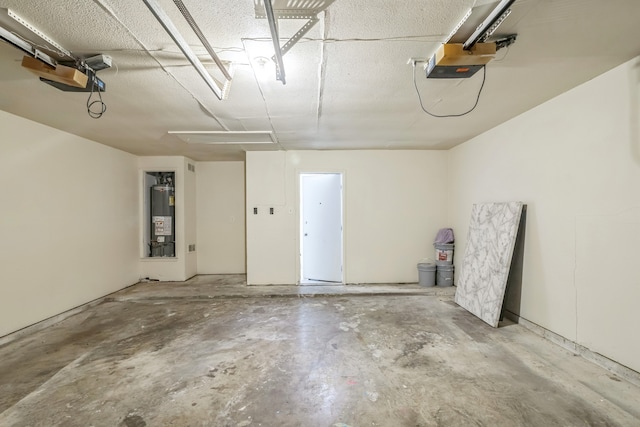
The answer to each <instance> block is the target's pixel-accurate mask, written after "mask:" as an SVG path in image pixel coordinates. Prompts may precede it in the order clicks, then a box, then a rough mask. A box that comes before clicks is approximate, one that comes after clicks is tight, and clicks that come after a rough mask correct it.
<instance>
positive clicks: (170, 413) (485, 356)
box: [0, 276, 640, 427]
mask: <svg viewBox="0 0 640 427" xmlns="http://www.w3.org/2000/svg"><path fill="white" fill-rule="evenodd" d="M243 279H244V277H243V276H200V277H197V278H195V279H192V280H191V281H189V282H186V283H184V284H181V283H145V284H140V285H136V286H134V287H132V288H128V289H126V290H124V291H121V292H119V293H116V294H114V295H112V296H111V297H110V298H108V299H107V300H106V301H105V302H103V303H101V304H98V305H97V306H95V307H92V308H89V309H87V310H85V311H83V312H81V313H79V314H76V315H74V316H72V317H69V318H67V319H65V320H63V321H61V322H60V323H57V324H55V325H53V326H50V327H48V328H46V329H44V330H41V331H38V332H34V333H30V334H28V335H24V336H22V337H20V338H18V339H16V340H14V341H12V342H10V343H8V344H5V345H3V346H1V347H0V425H1V426H119V427H143V426H181V427H184V426H333V427H345V426H352V427H356V426H412V427H414V426H467V425H469V426H638V425H640V406H639V405H638V402H640V388H638V387H636V386H634V385H633V384H631V383H629V382H626V381H624V380H622V379H620V378H618V377H616V376H614V375H613V374H611V373H609V372H607V371H605V370H603V369H601V368H599V367H597V366H596V365H594V364H592V363H590V362H588V361H586V360H584V359H582V358H580V357H576V356H574V355H572V354H571V353H569V352H567V351H565V350H563V349H562V348H560V347H558V346H556V345H554V344H552V343H550V342H548V341H546V340H544V339H543V338H541V337H539V336H537V335H535V334H533V333H531V332H529V331H528V330H526V329H524V328H523V327H521V326H519V325H515V324H507V325H503V326H502V327H500V328H498V329H493V328H491V327H489V326H488V325H486V324H485V323H483V322H482V321H480V320H479V319H477V318H476V317H474V316H473V315H471V314H469V313H468V312H466V311H465V310H463V309H462V308H460V307H458V306H457V305H456V304H455V303H454V302H453V292H454V288H448V289H425V288H419V287H417V286H415V285H404V286H393V285H386V286H380V285H376V286H370V287H351V286H348V287H335V288H336V289H334V290H331V289H329V290H328V287H326V286H321V287H318V288H320V289H316V292H312V291H311V290H309V289H308V288H311V287H306V286H305V287H304V288H305V289H307V290H304V289H301V288H302V287H250V288H247V287H246V286H244V285H243ZM282 288H287V289H282ZM338 288H342V291H343V293H344V292H346V293H344V294H342V295H341V294H340V293H339V289H338ZM345 288H346V289H345ZM377 291H379V293H378V294H376V292H377ZM300 292H303V293H304V295H299V294H300Z"/></svg>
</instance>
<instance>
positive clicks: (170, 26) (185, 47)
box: [142, 0, 229, 100]
mask: <svg viewBox="0 0 640 427" xmlns="http://www.w3.org/2000/svg"><path fill="white" fill-rule="evenodd" d="M142 1H143V2H144V4H146V5H147V7H148V8H149V10H150V11H151V13H152V14H153V16H155V17H156V19H157V20H158V22H160V24H161V25H162V27H163V28H164V29H165V31H166V32H167V34H169V36H171V38H172V39H173V41H174V42H175V43H176V44H177V45H178V47H179V48H180V50H181V51H182V53H183V54H184V56H185V57H186V58H187V59H188V60H189V62H191V65H193V67H194V68H195V69H196V71H197V72H198V74H200V77H202V79H203V80H204V81H205V83H206V84H207V86H209V88H211V90H212V91H213V92H214V93H215V94H216V96H217V97H218V99H220V100H222V99H224V98H225V96H224V95H225V93H224V92H225V91H224V87H220V84H219V83H218V82H217V81H216V80H215V79H214V78H213V77H211V75H210V74H209V72H208V71H207V69H206V68H205V67H204V65H203V64H202V62H200V59H198V57H197V56H196V54H195V53H194V52H193V50H192V49H191V47H190V46H189V43H187V41H186V40H185V39H184V37H182V34H180V32H179V31H178V29H177V28H176V26H175V25H174V23H173V22H172V21H171V19H170V18H169V16H167V14H166V12H165V11H164V10H162V8H161V7H160V5H158V3H156V1H155V0H142ZM214 60H215V58H214ZM216 64H217V62H216ZM223 68H224V67H223ZM225 71H226V69H225ZM228 80H229V79H228Z"/></svg>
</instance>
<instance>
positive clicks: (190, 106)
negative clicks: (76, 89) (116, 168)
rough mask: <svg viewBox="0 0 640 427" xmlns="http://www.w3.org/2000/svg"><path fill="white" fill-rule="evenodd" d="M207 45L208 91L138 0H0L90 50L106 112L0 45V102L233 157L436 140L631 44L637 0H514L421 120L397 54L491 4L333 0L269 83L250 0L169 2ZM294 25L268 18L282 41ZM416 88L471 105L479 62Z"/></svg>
mask: <svg viewBox="0 0 640 427" xmlns="http://www.w3.org/2000/svg"><path fill="white" fill-rule="evenodd" d="M158 3H159V4H160V5H161V6H162V8H163V9H164V10H165V11H166V12H167V14H168V15H169V16H170V17H171V19H172V20H173V21H174V23H175V24H176V26H177V27H178V29H179V30H180V31H181V33H182V34H183V36H184V37H185V38H186V39H187V41H188V43H189V44H190V45H191V47H192V48H193V50H194V51H195V52H196V53H197V54H198V55H202V56H201V59H202V60H203V62H204V63H205V64H206V66H207V68H208V69H210V70H211V72H212V73H214V74H215V65H214V64H213V63H212V61H211V60H210V58H208V57H207V55H206V51H205V49H204V48H203V47H202V44H201V42H200V41H199V40H198V39H197V37H196V36H195V35H194V33H193V31H191V29H190V27H189V26H188V24H187V23H186V21H185V20H184V19H183V18H182V16H181V15H180V13H179V12H178V10H177V8H176V6H175V5H174V3H173V2H172V1H171V0H158ZM183 3H184V4H185V5H186V6H187V8H188V9H189V11H190V12H191V14H192V15H193V16H194V18H195V20H196V22H197V24H198V25H199V26H200V28H201V29H202V31H203V32H204V33H205V35H206V36H207V38H208V40H209V42H210V43H211V45H212V46H214V48H215V50H216V52H217V54H218V56H219V57H220V58H221V59H222V60H224V61H229V62H230V63H233V69H234V76H233V77H234V78H233V81H232V83H231V86H230V91H229V97H228V99H226V100H223V101H220V100H218V99H217V98H216V97H215V95H214V94H213V92H211V90H210V89H209V88H208V87H207V86H206V84H205V83H204V82H203V80H202V79H200V77H199V76H198V74H197V73H196V71H195V70H194V69H193V68H192V67H191V65H190V64H189V62H188V61H187V60H186V59H185V57H184V56H183V55H182V53H181V52H180V50H179V49H178V47H177V46H176V44H175V43H174V42H173V41H172V40H171V38H170V37H169V36H168V35H167V33H166V32H165V31H164V30H163V29H162V27H161V26H160V24H159V23H158V22H157V21H156V20H155V18H154V17H153V15H152V14H151V13H150V12H149V10H148V9H147V7H146V6H145V5H144V3H143V2H142V1H141V0H140V1H131V0H56V1H51V2H41V1H35V0H0V7H3V8H9V9H11V10H12V11H14V12H15V13H17V14H18V15H20V16H22V17H23V18H25V19H26V20H28V21H29V22H31V23H32V24H34V25H35V26H36V27H38V28H39V29H40V30H41V31H43V32H45V33H46V34H47V35H49V36H50V37H51V38H52V39H54V40H56V41H57V42H58V43H60V44H61V45H62V46H64V47H65V48H66V49H68V50H70V51H71V52H73V53H74V54H75V55H76V56H89V55H91V54H97V53H103V54H108V55H110V56H111V57H112V58H113V63H114V66H113V67H112V68H111V69H106V70H102V71H100V72H99V73H98V76H99V77H100V78H101V79H102V80H104V81H105V83H106V85H107V91H106V93H105V94H104V96H103V99H104V102H105V103H106V104H107V111H106V112H105V114H104V115H103V116H102V118H100V119H92V118H90V117H89V116H88V114H87V111H86V100H87V97H88V94H86V93H69V92H62V91H59V90H57V89H55V88H53V87H51V86H48V85H45V84H43V83H41V82H40V81H39V80H38V79H37V77H35V76H34V75H33V74H31V73H29V72H28V71H26V70H25V69H24V68H22V67H21V66H20V62H21V59H22V56H23V55H22V53H21V52H20V51H18V50H17V49H15V48H14V47H12V46H11V45H9V44H7V43H2V42H0V109H2V110H5V111H8V112H10V113H14V114H17V115H19V116H23V117H26V118H29V119H32V120H35V121H37V122H41V123H44V124H47V125H49V126H52V127H55V128H58V129H61V130H64V131H67V132H70V133H73V134H77V135H81V136H84V137H86V138H89V139H92V140H95V141H98V142H101V143H104V144H107V145H110V146H113V147H117V148H120V149H122V150H125V151H128V152H131V153H135V154H141V155H185V156H188V157H191V158H193V159H195V160H226V159H242V158H243V156H244V150H252V149H260V150H264V149H406V148H415V149H446V148H449V147H452V146H455V145H456V144H459V143H461V142H464V141H466V140H468V139H469V138H472V137H473V136H475V135H478V134H480V133H482V132H484V131H486V130H488V129H490V128H492V127H494V126H496V125H498V124H500V123H502V122H504V121H506V120H508V119H510V118H511V117H514V116H516V115H518V114H520V113H522V112H524V111H526V110H528V109H530V108H532V107H534V106H536V105H538V104H540V103H542V102H544V101H546V100H548V99H550V98H552V97H554V96H556V95H558V94H560V93H562V92H564V91H566V90H568V89H570V88H572V87H574V86H576V85H578V84H580V83H582V82H584V81H586V80H588V79H590V78H593V77H595V76H596V75H598V74H601V73H602V72H604V71H606V70H608V69H610V68H613V67H615V66H616V65H618V64H620V63H622V62H625V61H626V60H629V59H631V58H632V57H635V56H637V55H638V54H640V25H638V19H639V18H640V1H638V0H610V1H602V0H517V1H516V3H515V5H514V7H513V13H512V14H511V16H509V18H508V19H507V20H506V21H505V23H504V24H503V25H502V26H501V27H500V29H499V31H498V32H499V33H501V34H508V33H517V34H518V39H517V42H516V43H515V44H514V45H512V46H511V47H510V48H508V49H503V50H500V51H499V52H498V55H497V58H496V60H494V61H492V62H491V63H489V65H488V66H487V68H486V72H487V73H486V83H485V86H484V89H483V91H482V94H481V97H480V101H479V103H478V106H477V108H476V109H475V110H474V111H473V112H472V113H470V114H468V115H466V116H464V117H459V118H443V119H438V118H433V117H430V116H428V115H427V114H425V113H424V112H423V111H422V110H421V108H420V104H419V101H418V97H417V95H416V90H415V88H414V85H413V80H412V73H413V72H414V69H413V68H412V67H411V66H410V65H407V60H408V59H409V58H427V57H429V56H430V55H431V54H432V53H433V52H434V51H435V50H436V49H437V47H438V46H439V45H440V44H441V43H442V42H443V41H444V40H445V39H446V37H447V35H448V34H449V33H450V31H451V30H452V29H453V28H454V27H455V25H456V24H457V23H458V22H459V20H460V18H461V17H462V16H463V15H464V14H465V13H466V11H467V10H468V9H469V8H470V7H472V6H474V5H476V6H477V5H482V4H486V3H489V1H482V0H478V1H473V0H408V1H403V2H393V1H381V0H335V2H333V3H332V4H330V6H329V7H328V8H327V9H326V10H325V11H324V12H322V13H321V14H320V15H319V18H320V21H319V22H318V23H317V25H316V26H315V27H313V28H312V29H311V31H310V32H309V33H307V34H306V35H305V38H304V39H302V40H301V41H300V42H298V43H297V44H296V45H295V46H294V47H293V48H292V49H291V50H290V51H289V52H288V53H287V54H286V55H285V56H284V62H285V69H286V74H287V84H286V85H282V83H280V82H279V81H276V79H275V68H274V66H273V65H272V64H269V63H267V64H266V66H262V65H260V63H259V62H260V61H259V60H255V58H260V57H271V56H272V55H273V46H272V44H271V40H270V32H269V26H268V23H267V21H266V20H265V19H256V17H255V10H254V2H253V0H221V1H215V2H213V1H210V0H183ZM305 22H306V21H304V20H283V19H281V20H280V35H281V38H282V39H283V40H282V43H284V41H285V39H288V38H289V37H291V36H292V35H293V34H294V33H295V32H296V31H298V29H300V28H301V27H302V25H303V24H304V23H305ZM416 73H417V86H418V89H419V90H420V93H421V94H422V99H423V102H424V106H425V107H426V108H427V109H428V110H430V111H432V112H434V113H436V114H455V113H460V112H464V111H466V110H467V109H469V108H470V107H471V106H472V105H473V103H474V102H475V98H476V95H477V93H478V90H479V88H480V85H481V83H482V72H480V73H478V74H477V75H476V76H474V77H473V78H471V79H467V80H453V81H442V80H433V79H429V80H427V79H426V78H425V76H424V72H423V71H422V67H421V66H420V65H419V66H418V67H417V68H416ZM169 131H203V132H204V131H273V132H274V133H275V136H276V138H277V141H278V144H274V145H269V144H257V145H255V146H252V145H244V146H235V145H204V144H189V143H186V142H184V141H183V140H181V139H180V138H178V137H177V136H175V135H171V134H169V133H168V132H169Z"/></svg>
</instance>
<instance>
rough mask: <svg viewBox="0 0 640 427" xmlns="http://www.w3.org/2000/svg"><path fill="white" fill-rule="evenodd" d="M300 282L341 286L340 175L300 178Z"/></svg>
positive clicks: (325, 174)
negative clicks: (317, 282)
mask: <svg viewBox="0 0 640 427" xmlns="http://www.w3.org/2000/svg"><path fill="white" fill-rule="evenodd" d="M300 205H301V206H300V212H301V214H300V219H301V227H300V233H301V238H300V270H301V276H302V277H301V279H302V282H305V281H320V282H339V283H342V175H341V174H338V173H318V174H301V175H300Z"/></svg>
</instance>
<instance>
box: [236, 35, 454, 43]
mask: <svg viewBox="0 0 640 427" xmlns="http://www.w3.org/2000/svg"><path fill="white" fill-rule="evenodd" d="M443 37H446V34H431V35H422V36H396V37H383V38H371V39H365V38H348V39H334V38H327V39H318V38H311V37H302V38H301V39H300V40H299V41H298V43H305V42H325V43H348V42H385V41H389V42H408V41H425V42H439V43H440V42H442V39H443ZM241 40H246V41H255V42H263V41H271V38H269V37H244V38H242V39H241Z"/></svg>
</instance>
